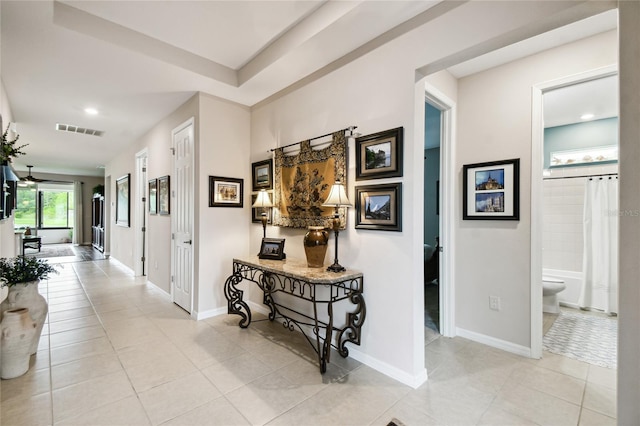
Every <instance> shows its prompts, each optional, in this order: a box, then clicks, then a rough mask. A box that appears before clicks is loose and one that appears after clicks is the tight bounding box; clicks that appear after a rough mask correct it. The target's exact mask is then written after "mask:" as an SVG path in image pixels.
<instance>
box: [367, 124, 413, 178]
mask: <svg viewBox="0 0 640 426" xmlns="http://www.w3.org/2000/svg"><path fill="white" fill-rule="evenodd" d="M403 133H404V128H403V127H398V128H396V129H391V130H385V131H384V132H379V133H374V134H372V135H367V136H362V137H359V138H357V139H356V180H367V179H382V178H390V177H401V176H402V161H403V160H402V138H403Z"/></svg>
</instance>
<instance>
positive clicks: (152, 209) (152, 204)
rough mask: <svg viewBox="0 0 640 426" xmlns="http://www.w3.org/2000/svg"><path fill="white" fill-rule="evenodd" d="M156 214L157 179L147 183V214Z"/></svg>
mask: <svg viewBox="0 0 640 426" xmlns="http://www.w3.org/2000/svg"><path fill="white" fill-rule="evenodd" d="M156 213H158V179H151V180H150V181H149V214H156Z"/></svg>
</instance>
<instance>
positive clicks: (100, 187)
mask: <svg viewBox="0 0 640 426" xmlns="http://www.w3.org/2000/svg"><path fill="white" fill-rule="evenodd" d="M93 194H94V195H96V194H97V195H104V185H102V184H99V185H96V186H94V187H93Z"/></svg>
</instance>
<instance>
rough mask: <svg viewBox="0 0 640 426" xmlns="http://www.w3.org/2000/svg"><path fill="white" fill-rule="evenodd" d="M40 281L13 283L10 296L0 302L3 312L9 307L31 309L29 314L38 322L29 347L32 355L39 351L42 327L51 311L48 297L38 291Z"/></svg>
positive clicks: (0, 308)
mask: <svg viewBox="0 0 640 426" xmlns="http://www.w3.org/2000/svg"><path fill="white" fill-rule="evenodd" d="M39 282H40V281H31V282H28V283H23V284H15V285H12V286H11V287H9V297H7V299H6V300H5V301H4V302H2V304H0V312H3V313H4V312H5V311H7V310H9V309H19V308H27V309H29V315H31V318H32V319H33V322H35V323H36V333H35V336H34V338H33V342H32V344H31V347H30V349H29V351H30V352H29V353H30V354H32V355H33V354H35V353H36V352H37V351H38V344H39V343H40V335H41V334H42V327H43V326H44V320H45V318H46V317H47V312H49V306H48V305H47V301H46V299H45V298H44V297H42V295H41V294H40V293H38V283H39Z"/></svg>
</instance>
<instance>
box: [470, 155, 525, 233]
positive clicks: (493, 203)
mask: <svg viewBox="0 0 640 426" xmlns="http://www.w3.org/2000/svg"><path fill="white" fill-rule="evenodd" d="M462 196H463V199H462V218H463V219H464V220H520V159H519V158H517V159H513V160H503V161H492V162H489V163H476V164H467V165H465V166H463V171H462Z"/></svg>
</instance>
